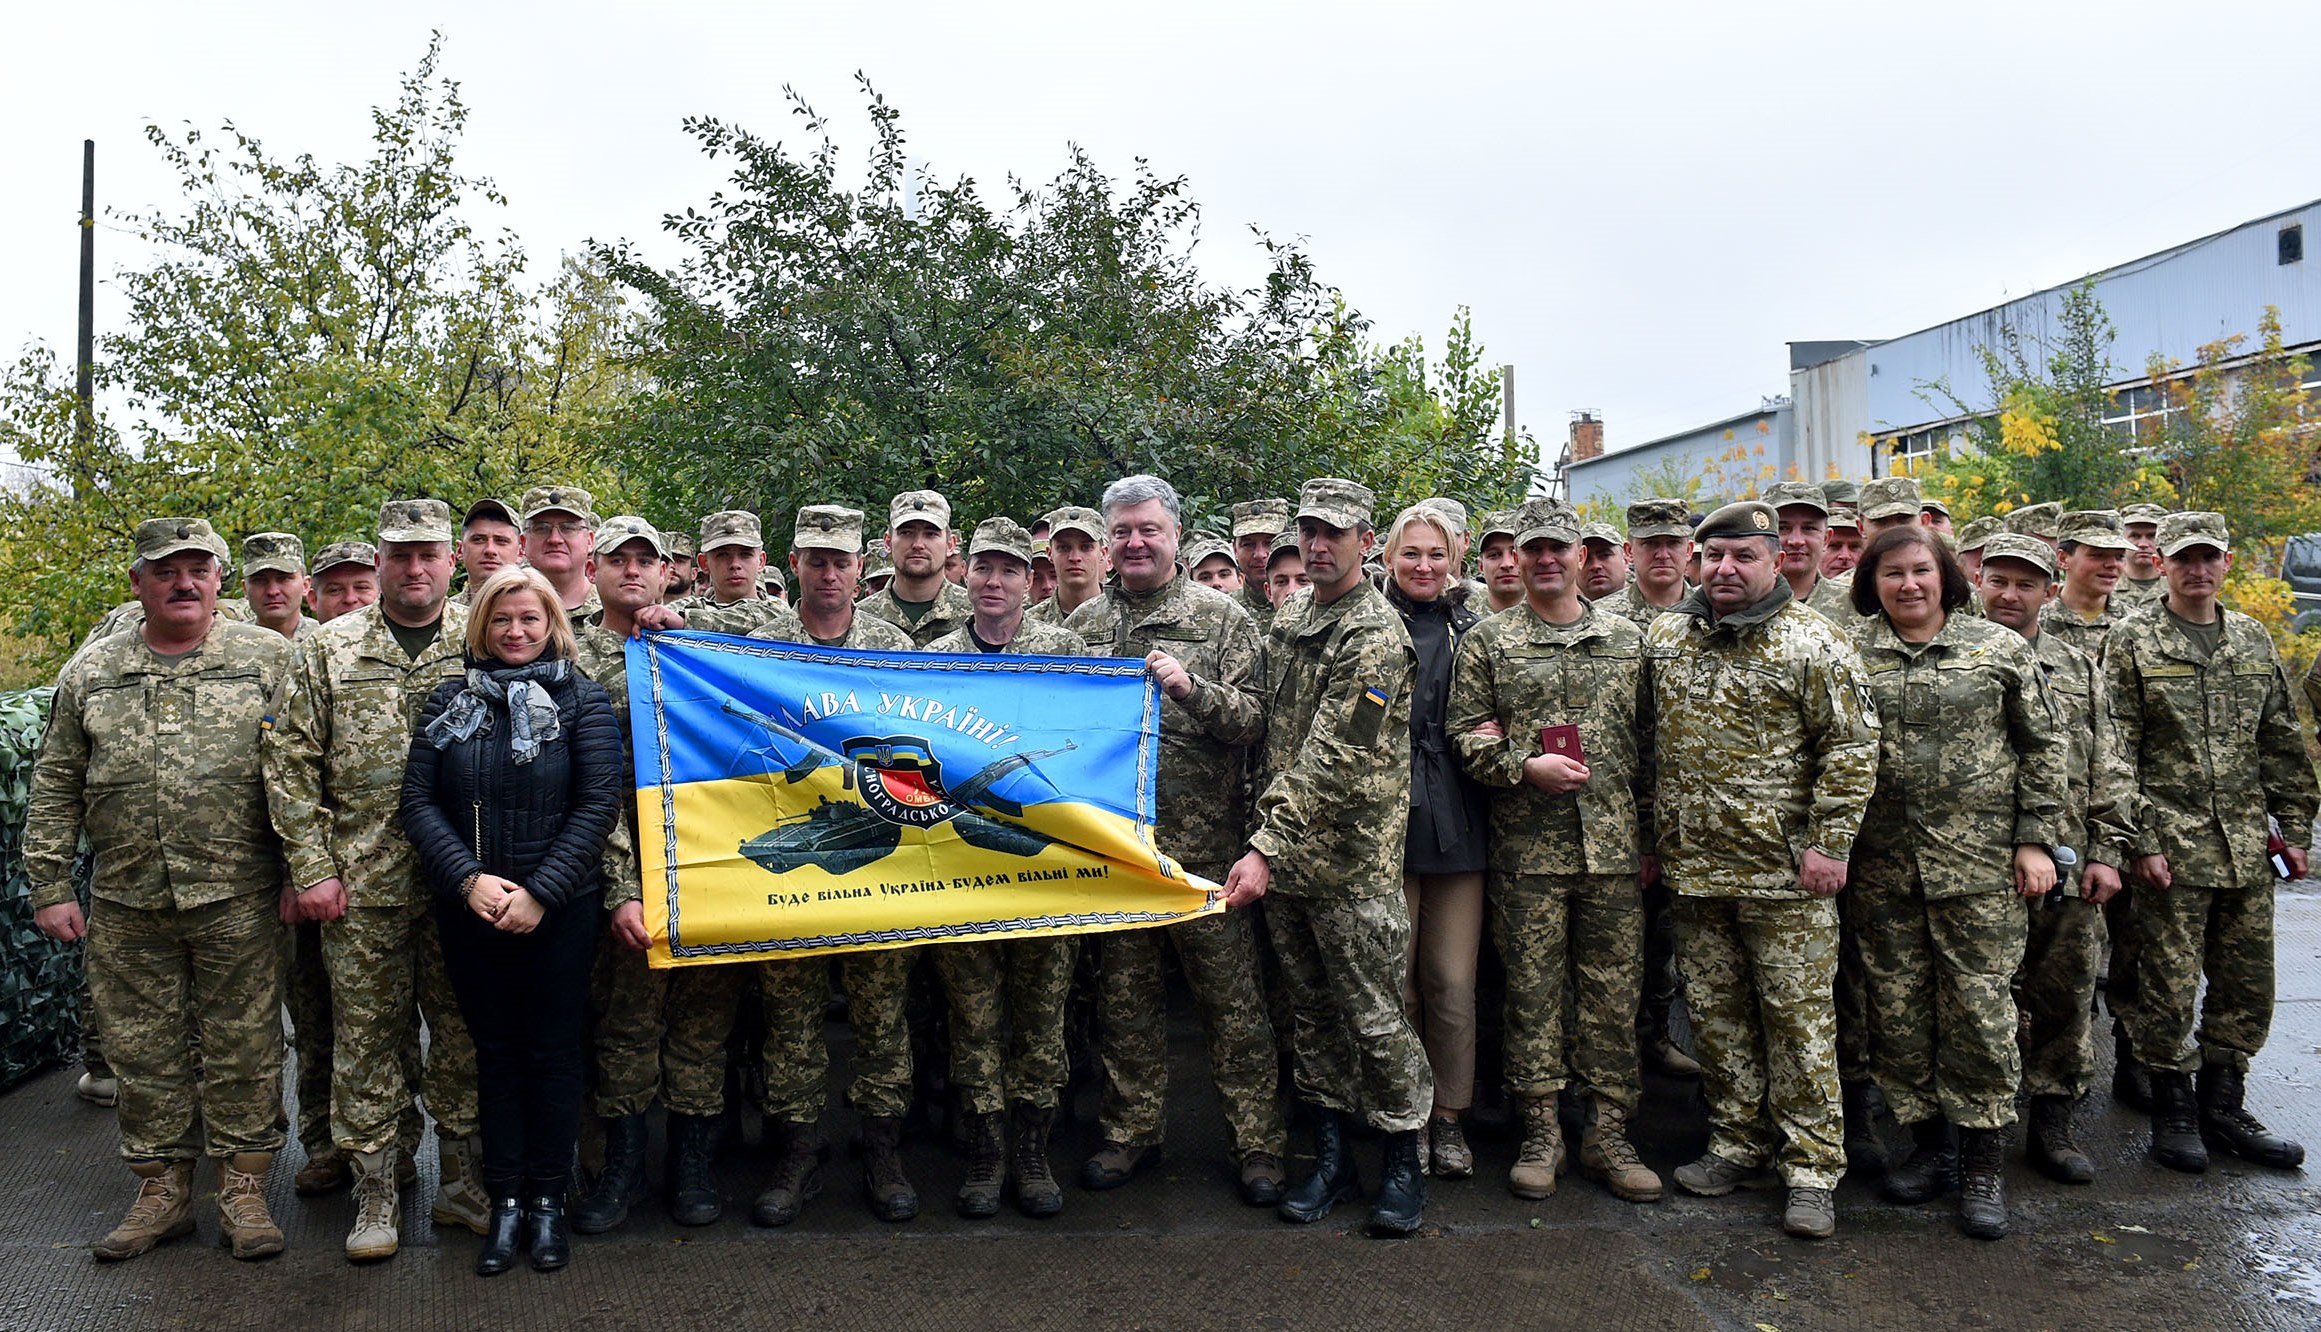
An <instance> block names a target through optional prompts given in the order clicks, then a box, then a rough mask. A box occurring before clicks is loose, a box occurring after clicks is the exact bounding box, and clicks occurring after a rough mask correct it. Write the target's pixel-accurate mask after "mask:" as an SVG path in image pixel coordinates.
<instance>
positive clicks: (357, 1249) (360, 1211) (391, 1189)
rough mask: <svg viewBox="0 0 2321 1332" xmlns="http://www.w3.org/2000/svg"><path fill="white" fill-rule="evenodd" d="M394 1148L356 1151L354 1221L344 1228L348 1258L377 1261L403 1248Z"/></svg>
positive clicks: (358, 1261)
mask: <svg viewBox="0 0 2321 1332" xmlns="http://www.w3.org/2000/svg"><path fill="white" fill-rule="evenodd" d="M400 1155H402V1153H400V1152H398V1151H397V1150H395V1149H394V1148H393V1147H381V1148H380V1149H379V1150H377V1151H375V1152H356V1153H355V1154H354V1162H353V1164H354V1171H355V1223H354V1225H353V1226H351V1227H349V1228H348V1230H347V1261H348V1262H354V1263H370V1262H377V1261H378V1260H380V1259H382V1258H392V1257H394V1256H395V1251H396V1250H397V1249H399V1248H401V1247H402V1243H403V1232H402V1229H401V1226H402V1215H403V1210H402V1201H403V1200H402V1197H401V1195H400V1191H399V1190H398V1189H397V1188H396V1186H395V1158H396V1157H397V1156H400Z"/></svg>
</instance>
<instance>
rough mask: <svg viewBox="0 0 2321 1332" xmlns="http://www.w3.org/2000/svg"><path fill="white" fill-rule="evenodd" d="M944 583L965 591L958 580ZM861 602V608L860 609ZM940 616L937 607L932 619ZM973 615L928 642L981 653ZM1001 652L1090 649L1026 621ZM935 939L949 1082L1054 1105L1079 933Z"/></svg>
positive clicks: (1063, 1064) (989, 1104) (966, 1095)
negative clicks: (946, 1014)
mask: <svg viewBox="0 0 2321 1332" xmlns="http://www.w3.org/2000/svg"><path fill="white" fill-rule="evenodd" d="M1025 563H1026V564H1029V563H1030V561H1029V560H1026V561H1025ZM944 586H945V588H946V589H947V590H949V591H953V592H959V595H960V599H961V600H962V601H964V600H965V599H966V595H967V594H966V593H965V592H964V591H961V590H960V589H959V588H957V587H955V586H953V585H951V584H948V583H946V584H945V585H944ZM856 610H857V613H858V614H859V613H860V610H861V608H860V607H857V608H856ZM933 618H934V616H933V614H932V613H930V614H929V615H928V619H933ZM920 623H921V624H922V625H924V624H925V623H926V621H925V620H922V621H920ZM972 623H973V617H972V615H970V616H969V617H968V619H967V620H966V621H965V622H963V623H962V624H961V625H960V627H959V628H957V629H955V630H953V631H951V632H950V633H948V634H946V635H944V636H943V637H941V638H938V639H935V640H933V641H932V642H930V643H928V644H926V650H927V651H929V652H974V651H977V648H976V646H975V640H974V639H973V637H971V636H970V630H969V626H970V625H972ZM1002 651H1004V652H1007V653H1009V654H1018V655H1026V656H1055V657H1085V656H1087V655H1088V644H1087V643H1086V641H1085V640H1083V639H1082V638H1081V637H1080V636H1079V635H1078V634H1075V633H1073V632H1071V631H1070V630H1068V629H1059V628H1056V627H1054V626H1053V625H1045V624H1030V623H1024V624H1020V625H1019V626H1018V627H1017V629H1016V633H1015V638H1014V639H1013V640H1011V641H1010V642H1009V643H1008V645H1007V646H1006V647H1005V648H1004V649H1002ZM931 947H932V949H933V957H934V962H935V974H936V975H937V976H938V977H939V978H941V980H942V982H943V995H944V998H945V999H946V1000H947V1001H948V1002H949V1004H950V1008H951V1084H952V1085H953V1086H954V1087H956V1088H958V1090H959V1096H960V1101H961V1104H962V1105H963V1106H964V1107H965V1108H966V1109H967V1111H968V1112H969V1113H971V1114H978V1115H991V1114H999V1113H1001V1112H1003V1111H1005V1110H1006V1109H1007V1103H1008V1102H1010V1101H1015V1102H1019V1103H1022V1104H1025V1105H1030V1106H1032V1107H1034V1108H1035V1109H1039V1110H1052V1109H1054V1108H1055V1106H1056V1104H1057V1101H1058V1099H1059V1098H1060V1095H1061V1093H1062V1092H1063V1089H1064V1080H1065V1079H1066V1078H1067V1077H1068V1076H1070V1074H1071V1068H1070V1065H1069V1061H1068V1059H1067V1058H1066V1056H1065V1053H1064V1008H1065V1004H1066V1002H1067V1000H1068V999H1069V998H1070V995H1071V989H1072V967H1073V964H1074V963H1075V962H1076V961H1077V959H1078V957H1079V940H1078V938H1077V937H1075V936H1073V935H1069V934H1067V935H1060V936H1054V937H1049V938H1037V939H1001V940H997V941H995V942H991V943H943V944H934V945H931ZM1011 1035H1012V1037H1013V1043H1012V1045H1011V1044H1010V1040H1009V1038H1010V1036H1011Z"/></svg>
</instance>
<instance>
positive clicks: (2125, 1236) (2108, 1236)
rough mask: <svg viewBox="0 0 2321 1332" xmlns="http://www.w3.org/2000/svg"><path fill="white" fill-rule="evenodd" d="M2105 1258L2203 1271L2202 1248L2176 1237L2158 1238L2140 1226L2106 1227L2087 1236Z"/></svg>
mask: <svg viewBox="0 0 2321 1332" xmlns="http://www.w3.org/2000/svg"><path fill="white" fill-rule="evenodd" d="M2088 1242H2089V1243H2091V1244H2093V1245H2095V1246H2096V1247H2097V1249H2098V1250H2100V1251H2101V1252H2102V1254H2103V1256H2104V1257H2106V1258H2109V1259H2111V1260H2112V1261H2113V1262H2117V1263H2125V1264H2127V1265H2129V1266H2142V1267H2150V1268H2154V1269H2156V1270H2160V1271H2168V1272H2193V1271H2198V1270H2199V1268H2200V1246H2199V1245H2197V1244H2194V1243H2193V1242H2192V1241H2190V1240H2184V1239H2177V1238H2176V1237H2175V1236H2173V1235H2157V1234H2154V1233H2152V1232H2151V1231H2149V1230H2146V1229H2144V1228H2143V1227H2141V1226H2105V1227H2103V1228H2102V1229H2100V1230H2096V1231H2093V1232H2091V1233H2090V1234H2089V1235H2088Z"/></svg>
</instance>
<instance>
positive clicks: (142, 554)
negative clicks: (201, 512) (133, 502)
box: [135, 518, 232, 565]
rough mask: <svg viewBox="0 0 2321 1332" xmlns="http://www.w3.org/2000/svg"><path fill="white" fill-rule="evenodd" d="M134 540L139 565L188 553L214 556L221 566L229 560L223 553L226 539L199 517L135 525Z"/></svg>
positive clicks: (166, 519) (146, 521)
mask: <svg viewBox="0 0 2321 1332" xmlns="http://www.w3.org/2000/svg"><path fill="white" fill-rule="evenodd" d="M135 540H136V542H137V559H138V561H139V562H140V563H142V562H144V561H147V560H158V559H162V558H164V557H165V556H170V555H176V554H179V553H181V552H183V551H188V550H198V551H203V552H206V553H208V554H210V555H213V556H216V557H217V561H218V563H219V564H220V565H224V564H225V563H226V562H227V561H228V560H229V559H231V558H232V557H231V556H230V555H228V554H227V552H226V541H225V538H224V537H221V536H219V535H218V532H217V529H216V528H214V527H211V526H210V525H209V524H208V523H206V522H204V521H203V520H201V519H199V518H148V519H146V520H145V521H144V522H141V523H139V524H137V530H136V533H135Z"/></svg>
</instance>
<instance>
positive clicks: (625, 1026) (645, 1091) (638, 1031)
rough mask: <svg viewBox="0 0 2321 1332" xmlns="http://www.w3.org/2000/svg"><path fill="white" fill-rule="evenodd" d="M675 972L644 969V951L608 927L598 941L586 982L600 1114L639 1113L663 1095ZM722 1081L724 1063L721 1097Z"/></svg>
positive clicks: (720, 1066) (720, 1082) (720, 1077)
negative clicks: (665, 1026) (666, 1017)
mask: <svg viewBox="0 0 2321 1332" xmlns="http://www.w3.org/2000/svg"><path fill="white" fill-rule="evenodd" d="M606 919H607V920H610V919H611V917H610V915H609V914H608V915H607V917H606ZM672 974H673V973H671V972H667V971H655V970H653V969H652V968H651V967H649V966H647V965H645V955H644V953H643V952H641V951H639V950H637V949H634V948H631V947H629V946H628V945H627V944H624V943H622V942H621V941H620V939H619V938H618V937H616V936H615V935H614V934H613V932H612V930H610V929H609V928H608V929H606V930H605V931H604V933H603V934H602V935H600V936H599V937H598V938H597V941H596V965H595V967H594V969H593V970H591V972H590V973H589V978H588V988H589V1008H590V1010H591V1011H592V1013H593V1015H594V1017H595V1020H596V1028H595V1031H594V1033H593V1034H592V1037H591V1040H590V1047H591V1049H593V1050H594V1052H595V1061H594V1062H595V1075H596V1089H595V1094H594V1098H593V1099H594V1101H595V1104H596V1113H598V1114H600V1115H604V1116H606V1117H608V1118H619V1117H620V1116H623V1115H641V1114H643V1113H645V1112H646V1111H647V1110H650V1109H652V1108H653V1101H654V1100H655V1099H656V1098H657V1097H659V1096H660V1094H661V1037H662V1008H663V1005H664V1004H665V1003H666V1002H667V1000H668V995H669V978H670V976H671V975H672ZM724 1080H725V1072H724V1067H723V1062H722V1060H721V1061H720V1064H719V1069H718V1082H719V1089H720V1093H721V1094H722V1091H723V1084H724Z"/></svg>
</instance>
